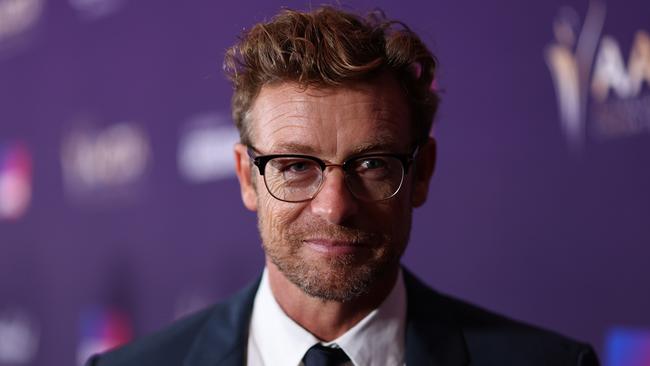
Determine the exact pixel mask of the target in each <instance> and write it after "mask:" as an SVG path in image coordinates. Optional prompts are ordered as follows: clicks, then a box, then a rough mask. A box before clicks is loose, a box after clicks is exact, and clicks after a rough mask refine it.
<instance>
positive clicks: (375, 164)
mask: <svg viewBox="0 0 650 366" xmlns="http://www.w3.org/2000/svg"><path fill="white" fill-rule="evenodd" d="M356 165H357V170H374V169H382V168H385V167H386V166H387V164H386V161H385V160H384V159H382V158H377V157H369V158H363V159H361V160H359V161H358V162H357V164H356Z"/></svg>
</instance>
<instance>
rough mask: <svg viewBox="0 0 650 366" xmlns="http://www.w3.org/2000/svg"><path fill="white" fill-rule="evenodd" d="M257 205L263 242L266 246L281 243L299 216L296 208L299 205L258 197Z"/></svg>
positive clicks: (267, 197) (268, 197)
mask: <svg viewBox="0 0 650 366" xmlns="http://www.w3.org/2000/svg"><path fill="white" fill-rule="evenodd" d="M257 205H258V212H257V215H258V220H259V229H260V235H261V236H262V240H263V241H264V243H265V244H266V245H273V243H274V242H277V241H281V240H282V239H283V238H284V237H285V236H286V230H287V229H289V227H290V225H291V223H292V222H294V221H295V220H296V217H297V216H298V215H299V210H298V209H297V207H295V206H294V205H297V204H288V203H285V202H280V201H278V200H276V199H275V198H273V197H270V196H264V197H260V196H258V200H257ZM287 205H292V206H287Z"/></svg>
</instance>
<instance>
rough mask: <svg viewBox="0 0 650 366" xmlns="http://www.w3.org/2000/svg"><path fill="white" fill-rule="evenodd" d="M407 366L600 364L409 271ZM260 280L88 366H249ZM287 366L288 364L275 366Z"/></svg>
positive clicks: (580, 349) (583, 348)
mask: <svg viewBox="0 0 650 366" xmlns="http://www.w3.org/2000/svg"><path fill="white" fill-rule="evenodd" d="M404 280H405V285H406V293H407V304H408V305H407V324H406V365H407V366H413V365H436V366H460V365H475V366H479V365H485V366H487V365H494V366H506V365H517V366H524V365H533V366H534V365H540V366H541V365H544V366H555V365H557V366H563V365H567V366H568V365H572V366H575V365H581V366H593V365H598V360H597V358H596V356H595V354H594V352H593V351H592V349H591V348H590V347H589V346H588V345H586V344H582V343H578V342H576V341H573V340H570V339H567V338H565V337H563V336H560V335H558V334H555V333H552V332H548V331H545V330H541V329H538V328H535V327H532V326H528V325H525V324H522V323H519V322H516V321H513V320H510V319H507V318H505V317H502V316H500V315H496V314H493V313H491V312H488V311H486V310H483V309H480V308H478V307H475V306H473V305H470V304H467V303H464V302H462V301H459V300H456V299H453V298H451V297H448V296H444V295H442V294H439V293H437V292H435V291H433V290H431V289H430V288H428V287H427V286H426V285H425V284H423V283H422V282H420V281H419V280H418V279H417V278H415V277H414V276H413V275H412V274H410V273H408V271H404ZM258 286H259V281H257V282H256V283H254V284H252V285H251V286H249V287H247V288H245V289H244V290H242V291H241V292H239V293H238V294H237V295H235V296H234V297H232V298H231V299H230V300H228V301H226V302H224V303H220V304H217V305H214V306H212V307H211V308H209V309H207V310H204V311H202V312H199V313H197V314H194V315H191V316H189V317H187V318H185V319H182V320H179V321H177V322H175V323H173V324H172V325H170V326H169V327H167V328H166V329H163V330H162V331H159V332H157V333H155V334H153V335H150V336H148V337H145V338H143V339H141V340H138V341H136V342H133V343H131V344H129V345H126V346H124V347H122V348H119V349H116V350H114V351H110V352H108V353H106V354H103V355H97V356H94V357H93V358H91V359H90V360H89V361H88V363H87V366H118V365H119V366H181V365H182V366H217V365H219V366H236V365H237V366H240V365H245V360H246V351H247V350H246V346H247V343H248V327H249V321H250V317H251V312H252V309H253V300H254V298H255V293H256V291H257V287H258ZM272 366H284V365H272Z"/></svg>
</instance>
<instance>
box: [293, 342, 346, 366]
mask: <svg viewBox="0 0 650 366" xmlns="http://www.w3.org/2000/svg"><path fill="white" fill-rule="evenodd" d="M302 360H303V362H304V363H305V366H339V365H342V364H343V363H345V362H347V361H350V358H349V357H348V355H346V354H345V352H343V350H342V349H340V348H333V347H325V346H323V345H321V344H320V343H319V344H316V345H314V346H312V347H311V348H310V349H308V350H307V353H305V357H304V358H303V359H302Z"/></svg>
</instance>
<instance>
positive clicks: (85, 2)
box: [68, 0, 125, 21]
mask: <svg viewBox="0 0 650 366" xmlns="http://www.w3.org/2000/svg"><path fill="white" fill-rule="evenodd" d="M68 2H69V3H70V6H72V8H74V9H75V10H76V11H77V13H78V14H79V16H80V17H81V18H82V19H84V20H89V21H92V20H96V19H99V18H104V17H107V16H109V15H112V14H115V13H117V12H118V11H119V10H120V9H121V8H122V6H123V5H124V2H125V0H68Z"/></svg>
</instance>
